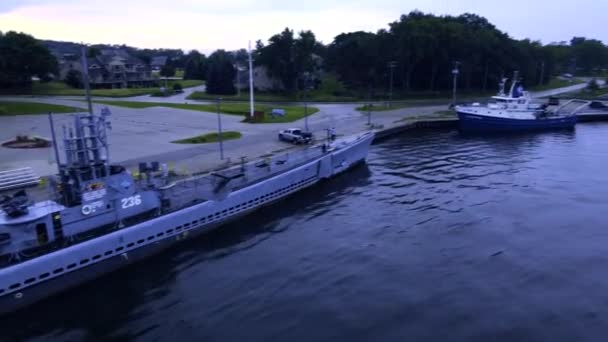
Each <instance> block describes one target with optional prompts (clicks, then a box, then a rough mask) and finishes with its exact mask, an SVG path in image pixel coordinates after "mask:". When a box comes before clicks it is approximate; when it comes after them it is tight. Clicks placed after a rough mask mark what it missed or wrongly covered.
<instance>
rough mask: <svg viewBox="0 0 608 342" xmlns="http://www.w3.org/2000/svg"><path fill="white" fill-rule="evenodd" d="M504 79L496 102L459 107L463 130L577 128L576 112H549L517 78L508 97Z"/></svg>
mask: <svg viewBox="0 0 608 342" xmlns="http://www.w3.org/2000/svg"><path fill="white" fill-rule="evenodd" d="M506 81H507V79H506V78H504V79H503V80H502V82H501V83H500V84H499V92H498V94H497V95H496V96H492V100H493V101H492V102H490V103H488V104H486V105H481V104H479V103H473V104H468V105H458V106H455V110H456V112H457V114H458V119H459V126H460V129H461V130H462V131H475V132H486V131H504V132H510V131H516V132H518V131H532V130H547V129H568V128H573V127H574V126H575V125H576V122H577V117H576V115H575V113H574V112H569V113H564V112H563V111H560V110H555V111H549V110H547V107H548V105H547V104H542V103H533V102H532V99H531V97H530V93H529V92H527V91H524V89H523V87H522V86H521V84H520V82H519V81H518V78H517V72H515V76H514V78H513V81H512V84H511V88H510V90H509V93H508V94H505V91H504V90H505V84H506Z"/></svg>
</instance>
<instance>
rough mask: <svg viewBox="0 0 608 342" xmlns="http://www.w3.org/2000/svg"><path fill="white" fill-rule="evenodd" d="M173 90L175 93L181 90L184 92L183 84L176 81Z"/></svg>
mask: <svg viewBox="0 0 608 342" xmlns="http://www.w3.org/2000/svg"><path fill="white" fill-rule="evenodd" d="M173 92H174V93H181V92H183V90H182V85H181V84H179V83H175V84H174V85H173Z"/></svg>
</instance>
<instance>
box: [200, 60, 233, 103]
mask: <svg viewBox="0 0 608 342" xmlns="http://www.w3.org/2000/svg"><path fill="white" fill-rule="evenodd" d="M207 63H208V68H207V77H206V79H207V82H206V90H207V94H214V95H233V94H235V93H236V88H235V87H234V78H235V76H236V69H235V68H234V61H233V60H232V56H231V55H230V53H228V52H226V51H225V50H217V51H215V52H214V53H212V54H211V56H209V60H208V62H207Z"/></svg>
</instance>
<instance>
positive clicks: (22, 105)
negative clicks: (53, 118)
mask: <svg viewBox="0 0 608 342" xmlns="http://www.w3.org/2000/svg"><path fill="white" fill-rule="evenodd" d="M79 111H80V112H82V111H85V109H83V108H77V107H69V106H61V105H54V104H48V103H39V102H4V101H2V102H0V115H23V114H47V113H49V112H51V113H75V112H79Z"/></svg>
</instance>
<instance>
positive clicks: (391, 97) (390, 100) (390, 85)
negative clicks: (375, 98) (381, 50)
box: [388, 61, 397, 107]
mask: <svg viewBox="0 0 608 342" xmlns="http://www.w3.org/2000/svg"><path fill="white" fill-rule="evenodd" d="M396 66H397V62H395V61H390V62H388V67H389V68H390V69H391V77H390V84H389V91H388V106H389V107H390V106H391V102H392V101H393V70H394V69H395V67H396Z"/></svg>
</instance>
